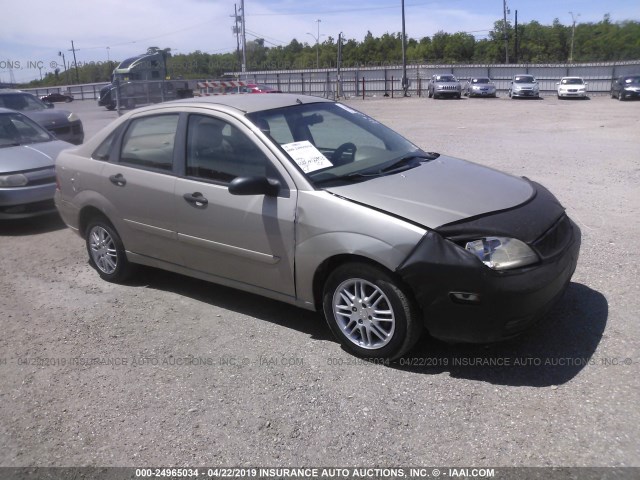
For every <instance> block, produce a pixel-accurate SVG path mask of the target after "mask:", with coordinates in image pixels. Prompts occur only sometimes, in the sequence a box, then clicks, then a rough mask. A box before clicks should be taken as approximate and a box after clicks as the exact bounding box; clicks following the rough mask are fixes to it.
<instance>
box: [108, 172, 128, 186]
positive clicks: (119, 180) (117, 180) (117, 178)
mask: <svg viewBox="0 0 640 480" xmlns="http://www.w3.org/2000/svg"><path fill="white" fill-rule="evenodd" d="M109 180H110V181H111V183H113V184H114V185H117V186H119V187H124V186H125V185H126V184H127V181H126V180H125V178H124V176H123V175H122V174H121V173H118V174H117V175H111V176H110V177H109Z"/></svg>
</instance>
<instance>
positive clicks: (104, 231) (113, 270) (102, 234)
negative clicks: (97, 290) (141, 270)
mask: <svg viewBox="0 0 640 480" xmlns="http://www.w3.org/2000/svg"><path fill="white" fill-rule="evenodd" d="M85 242H86V245H87V253H88V254H89V264H90V265H91V266H92V267H93V268H95V269H96V271H97V272H98V275H100V277H101V278H102V279H103V280H106V281H108V282H114V283H119V282H123V281H124V280H126V279H127V278H129V277H130V276H131V274H132V273H133V266H132V265H131V264H130V263H129V260H127V254H126V253H125V250H124V245H123V244H122V240H121V239H120V236H119V235H118V232H116V230H115V228H113V226H112V225H111V223H109V221H108V220H106V219H104V218H100V217H98V218H95V219H93V220H91V222H90V223H89V225H88V226H87V230H86V233H85Z"/></svg>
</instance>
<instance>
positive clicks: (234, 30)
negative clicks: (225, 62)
mask: <svg viewBox="0 0 640 480" xmlns="http://www.w3.org/2000/svg"><path fill="white" fill-rule="evenodd" d="M233 12H234V15H233V19H234V22H235V26H234V27H232V28H231V30H232V31H233V33H234V34H235V35H236V61H238V62H242V60H241V59H240V27H238V20H240V17H238V4H237V3H234V4H233Z"/></svg>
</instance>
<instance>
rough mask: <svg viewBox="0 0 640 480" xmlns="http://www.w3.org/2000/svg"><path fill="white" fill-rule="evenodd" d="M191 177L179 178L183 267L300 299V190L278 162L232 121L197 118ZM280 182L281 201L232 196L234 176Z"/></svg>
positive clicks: (191, 139)
mask: <svg viewBox="0 0 640 480" xmlns="http://www.w3.org/2000/svg"><path fill="white" fill-rule="evenodd" d="M186 138H187V147H186V153H185V157H186V158H185V176H184V177H183V178H178V179H176V188H175V219H176V230H177V233H178V244H179V248H180V251H181V255H182V263H183V264H184V265H185V266H186V267H188V268H190V269H193V270H197V271H200V272H205V273H208V274H211V275H215V276H217V277H220V278H223V279H228V280H233V281H236V282H241V283H243V284H246V285H251V286H255V287H260V288H263V289H267V290H270V291H274V292H278V293H281V294H284V295H289V296H294V295H295V287H294V265H293V261H294V247H295V236H294V233H295V211H296V200H297V191H296V189H295V188H293V183H292V182H291V181H290V179H285V176H286V175H283V171H282V170H280V171H279V170H278V169H277V168H276V167H275V163H274V162H276V161H277V160H276V159H275V158H274V157H273V154H272V153H271V152H269V151H268V149H266V147H264V145H261V144H260V142H259V141H258V140H257V138H256V137H255V136H254V134H253V133H252V132H251V131H249V130H248V129H246V127H244V126H243V125H242V124H241V123H239V122H237V121H236V120H234V119H233V118H230V117H229V118H222V117H219V116H215V117H214V116H211V115H197V114H191V115H189V118H188V123H187V135H186ZM242 176H255V177H268V178H275V179H277V180H279V181H280V183H281V185H282V187H281V189H280V193H279V194H278V195H277V196H269V195H232V194H230V193H229V189H228V186H229V183H230V182H231V180H233V179H234V178H236V177H242Z"/></svg>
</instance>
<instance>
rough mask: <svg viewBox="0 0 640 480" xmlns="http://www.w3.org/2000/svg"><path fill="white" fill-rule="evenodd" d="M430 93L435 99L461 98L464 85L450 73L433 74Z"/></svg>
mask: <svg viewBox="0 0 640 480" xmlns="http://www.w3.org/2000/svg"><path fill="white" fill-rule="evenodd" d="M428 94H429V98H432V97H433V98H434V99H436V98H440V97H454V98H461V97H462V85H460V82H459V81H458V79H457V78H456V77H455V76H453V75H451V74H450V73H448V74H443V75H433V76H432V77H431V81H430V82H429V87H428Z"/></svg>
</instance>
